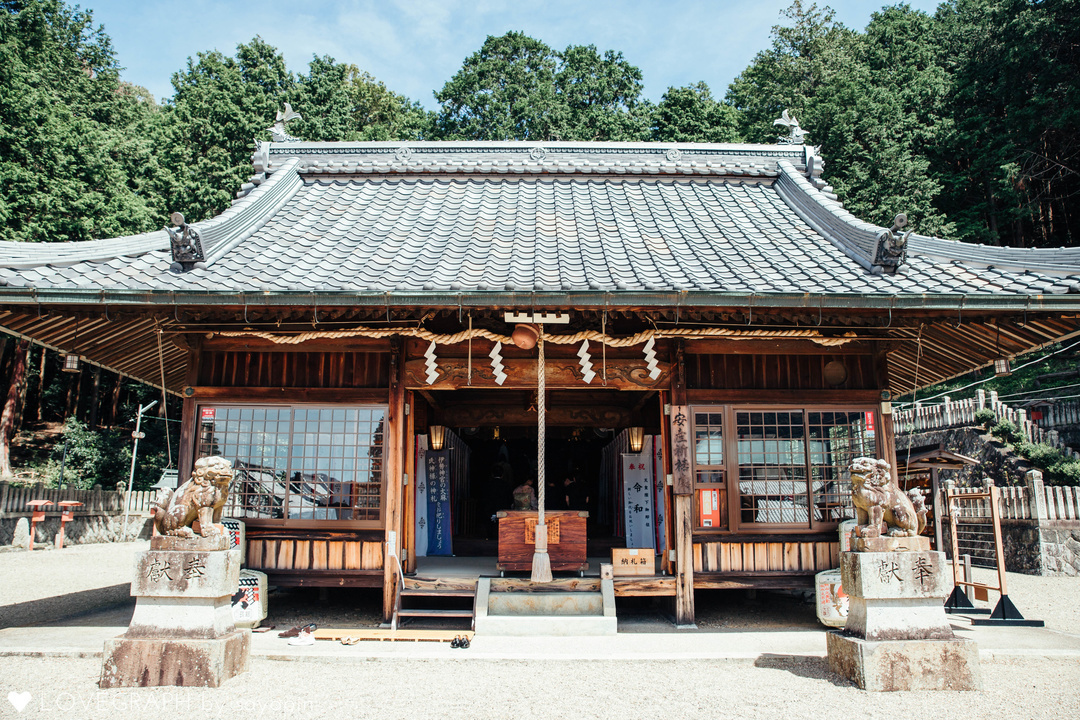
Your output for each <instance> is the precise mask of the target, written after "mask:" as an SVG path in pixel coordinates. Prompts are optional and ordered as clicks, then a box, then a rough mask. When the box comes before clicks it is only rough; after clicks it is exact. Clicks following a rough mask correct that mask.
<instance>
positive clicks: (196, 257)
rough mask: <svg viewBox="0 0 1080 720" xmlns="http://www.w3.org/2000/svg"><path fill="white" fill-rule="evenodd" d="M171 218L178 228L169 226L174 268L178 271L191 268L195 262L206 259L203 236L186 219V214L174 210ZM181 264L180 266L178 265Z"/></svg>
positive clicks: (166, 229)
mask: <svg viewBox="0 0 1080 720" xmlns="http://www.w3.org/2000/svg"><path fill="white" fill-rule="evenodd" d="M169 220H170V221H171V222H172V223H173V224H174V225H176V228H171V227H167V228H165V232H167V233H169V246H170V248H171V249H172V259H173V269H174V270H176V271H178V272H179V271H182V270H190V269H191V268H193V267H194V266H195V263H198V262H203V261H204V260H206V255H205V254H203V247H202V238H200V237H199V231H198V230H196V229H195V228H193V227H191V226H190V225H188V224H187V222H185V221H184V216H183V215H181V214H180V213H178V212H174V213H173V214H172V215H170V216H169ZM177 266H179V267H177Z"/></svg>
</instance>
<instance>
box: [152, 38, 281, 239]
mask: <svg viewBox="0 0 1080 720" xmlns="http://www.w3.org/2000/svg"><path fill="white" fill-rule="evenodd" d="M197 58H198V59H197V60H194V59H191V58H188V62H187V68H185V69H184V70H182V71H180V72H178V73H175V74H174V75H173V78H172V84H173V88H174V89H175V90H176V93H175V94H174V95H173V98H172V100H171V101H170V103H169V105H168V108H167V112H166V115H165V132H166V138H167V147H166V151H165V164H166V165H167V166H168V168H169V170H170V173H171V180H172V182H171V186H170V188H169V192H168V197H169V210H170V211H180V212H182V213H183V214H184V216H185V218H186V219H187V220H188V221H189V222H191V221H196V220H204V219H206V218H209V217H212V216H213V215H215V214H217V213H220V212H222V211H223V210H225V209H226V208H227V207H228V206H229V203H230V201H231V200H232V198H233V196H234V193H235V192H236V191H237V189H238V188H239V187H240V185H241V184H243V182H244V181H246V180H247V179H248V177H249V176H250V175H251V153H252V151H253V149H254V139H255V138H263V139H269V134H268V133H267V132H266V130H267V129H268V128H269V127H270V125H271V124H272V123H273V121H274V116H275V114H276V113H277V111H278V110H280V109H281V108H282V107H283V104H284V103H285V102H286V101H287V100H288V99H289V97H290V96H291V94H292V93H293V91H294V89H295V85H296V80H295V78H294V77H293V75H292V73H290V72H289V71H288V70H287V69H286V67H285V59H284V58H283V57H282V55H281V53H279V52H278V51H277V50H276V49H275V48H273V47H272V46H270V45H269V44H267V43H266V42H264V41H263V40H262V38H259V37H256V38H254V39H253V40H252V41H251V42H250V43H247V44H241V45H239V46H238V47H237V51H236V57H235V58H231V57H226V56H225V55H223V54H222V53H220V52H218V51H217V50H214V51H211V52H206V53H199V54H198V55H197Z"/></svg>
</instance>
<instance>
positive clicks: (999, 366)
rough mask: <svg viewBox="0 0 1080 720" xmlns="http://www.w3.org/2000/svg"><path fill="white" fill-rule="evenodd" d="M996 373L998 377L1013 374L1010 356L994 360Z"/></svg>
mask: <svg viewBox="0 0 1080 720" xmlns="http://www.w3.org/2000/svg"><path fill="white" fill-rule="evenodd" d="M994 375H996V376H997V377H1004V376H1006V375H1012V365H1010V364H1009V358H1005V357H1000V358H998V359H997V360H995V361H994Z"/></svg>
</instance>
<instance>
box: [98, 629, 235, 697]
mask: <svg viewBox="0 0 1080 720" xmlns="http://www.w3.org/2000/svg"><path fill="white" fill-rule="evenodd" d="M250 652H251V631H250V630H234V631H233V632H231V633H228V634H227V635H224V636H223V637H220V638H215V639H212V640H193V639H181V638H177V639H165V638H129V637H124V636H121V637H118V638H116V639H113V640H109V641H107V642H106V643H105V662H104V664H103V665H102V667H101V680H100V681H99V682H98V686H99V687H101V688H115V687H162V686H176V687H220V686H221V684H222V683H224V682H225V681H226V680H228V679H229V678H231V677H233V676H235V675H239V674H240V673H244V672H247V671H248V666H249V665H250V661H249V657H250Z"/></svg>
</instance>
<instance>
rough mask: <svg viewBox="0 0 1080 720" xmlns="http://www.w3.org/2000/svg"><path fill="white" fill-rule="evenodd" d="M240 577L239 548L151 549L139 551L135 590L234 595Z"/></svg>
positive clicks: (151, 594)
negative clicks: (204, 549)
mask: <svg viewBox="0 0 1080 720" xmlns="http://www.w3.org/2000/svg"><path fill="white" fill-rule="evenodd" d="M239 581H240V549H239V548H235V549H233V550H211V551H193V550H154V549H150V550H147V551H145V552H141V553H137V554H136V555H135V571H134V576H133V579H132V581H131V594H132V595H134V596H136V597H147V596H148V597H186V598H197V597H202V598H219V597H225V596H229V597H231V596H232V595H233V593H235V592H236V588H237V585H238V583H239Z"/></svg>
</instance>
